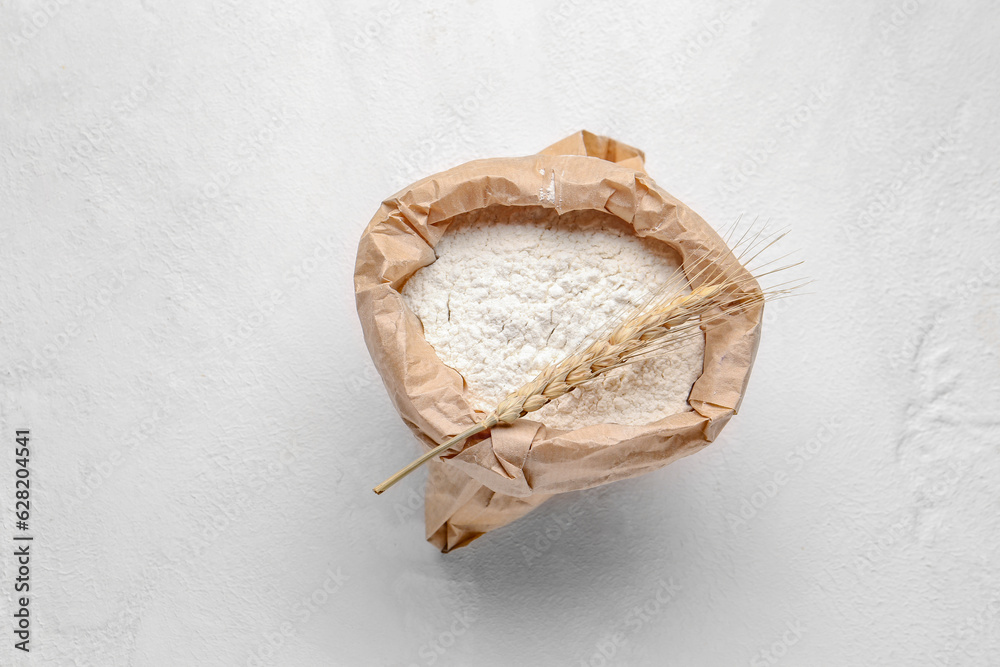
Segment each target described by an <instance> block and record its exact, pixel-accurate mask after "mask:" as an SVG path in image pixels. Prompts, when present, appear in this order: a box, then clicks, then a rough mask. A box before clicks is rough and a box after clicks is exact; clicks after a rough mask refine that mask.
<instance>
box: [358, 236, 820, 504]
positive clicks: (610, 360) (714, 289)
mask: <svg viewBox="0 0 1000 667" xmlns="http://www.w3.org/2000/svg"><path fill="white" fill-rule="evenodd" d="M738 223H739V221H738V220H737V224H738ZM734 229H735V225H734ZM783 236H784V233H779V234H774V235H770V236H764V235H763V230H761V231H759V232H758V233H757V234H756V235H754V236H752V237H751V238H750V239H749V240H747V235H746V234H744V235H743V237H742V238H740V240H739V241H738V242H737V243H736V245H735V246H734V249H735V248H740V247H742V250H741V251H740V256H739V257H736V256H735V254H734V252H733V251H729V252H728V253H726V255H723V256H721V257H719V258H716V261H710V260H708V259H706V260H704V262H703V266H704V268H702V269H701V270H698V271H696V272H695V273H694V275H692V276H690V279H686V278H685V273H684V271H683V269H682V268H678V269H677V271H676V272H675V273H674V275H673V276H671V278H670V279H668V280H667V282H666V283H664V285H663V286H662V287H661V288H660V289H659V290H658V291H656V292H655V293H654V294H653V296H652V298H651V299H650V300H649V301H648V302H647V303H645V304H643V305H641V306H639V307H637V308H634V309H632V310H631V311H629V312H627V313H626V314H625V315H624V316H621V317H620V318H618V319H617V320H613V321H612V323H611V324H610V325H609V327H610V328H608V327H606V328H605V329H602V330H599V331H597V332H594V333H593V334H591V336H590V337H589V341H590V342H589V343H585V344H584V346H582V349H580V350H579V351H577V352H575V353H573V354H571V355H569V356H567V357H565V358H564V359H562V360H561V361H558V362H556V363H553V364H550V365H549V366H547V367H546V368H544V369H543V370H542V371H541V372H540V373H539V374H538V375H537V376H536V377H535V379H533V380H531V381H530V382H528V383H527V384H525V385H523V386H521V387H520V388H518V389H517V390H515V391H513V392H511V393H510V394H508V395H507V396H506V398H504V399H503V400H502V401H500V402H499V403H498V404H497V406H496V408H494V409H493V411H492V412H491V413H490V414H488V415H487V416H486V417H485V418H484V419H482V420H481V421H480V422H479V423H477V424H475V425H474V426H472V427H470V428H469V429H467V430H465V431H463V432H462V433H459V434H458V435H456V436H455V437H453V438H451V439H449V440H448V441H447V442H445V443H443V444H441V445H438V446H437V447H435V448H433V449H431V450H430V451H428V452H426V453H425V454H423V455H422V456H420V457H419V458H417V459H415V460H414V461H413V462H411V463H410V464H409V465H407V466H406V467H404V468H402V469H401V470H400V471H399V472H397V473H396V474H394V475H393V476H392V477H389V478H388V479H387V480H385V481H384V482H382V483H381V484H379V485H378V486H376V487H375V488H374V489H373V491H375V493H377V494H381V493H383V492H384V491H386V490H387V489H389V488H390V487H391V486H393V485H394V484H395V483H396V482H398V481H399V480H401V479H403V478H404V477H406V476H407V475H409V474H410V473H411V472H413V471H414V470H416V469H417V468H419V467H420V466H421V465H423V464H424V463H426V462H427V461H429V460H430V459H432V458H434V457H435V456H438V455H439V454H441V453H443V452H445V451H446V450H448V449H450V448H451V447H453V446H455V445H457V444H458V443H460V442H462V441H463V440H465V439H467V438H469V437H471V436H473V435H476V434H477V433H481V432H483V431H485V430H487V429H490V428H493V427H494V426H497V425H498V424H512V423H514V422H515V421H517V420H518V419H520V418H521V417H523V416H525V415H526V414H528V413H530V412H534V411H536V410H540V409H541V408H543V407H545V406H546V405H547V404H549V403H550V402H552V401H554V400H556V399H557V398H559V397H561V396H564V395H566V394H568V393H569V392H571V391H573V390H574V389H577V388H578V387H581V386H583V385H585V384H588V383H590V382H592V381H594V380H595V379H597V378H600V377H602V376H604V375H605V374H606V373H608V372H610V371H612V370H615V369H616V368H621V367H622V366H625V365H626V364H630V363H634V362H636V361H641V360H644V359H647V358H649V357H650V356H654V355H658V354H662V353H663V352H665V351H667V350H673V349H676V347H677V346H679V345H682V344H683V343H685V342H688V341H690V340H691V339H693V338H694V337H696V336H701V335H702V334H703V332H704V331H705V330H707V329H709V328H711V327H713V326H715V325H718V324H720V323H722V322H723V321H725V320H726V319H727V318H729V317H730V316H731V315H734V314H737V313H739V312H742V311H744V310H745V309H747V308H749V307H752V306H754V305H757V304H761V303H763V302H765V301H771V300H774V299H776V298H781V297H782V296H784V295H786V294H788V293H789V292H791V291H793V290H796V289H799V288H800V287H802V283H801V282H799V283H795V284H792V283H782V284H779V285H775V286H772V287H770V288H769V289H767V290H762V289H761V288H760V286H759V285H758V283H757V279H758V278H761V277H763V276H766V275H770V274H772V273H776V272H778V271H784V270H785V269H789V268H791V267H793V266H797V264H791V265H788V266H782V267H780V268H778V269H773V270H771V271H768V272H766V273H763V272H760V269H761V268H763V267H765V266H768V265H770V264H773V263H774V262H776V261H778V260H772V261H770V262H767V263H765V264H764V265H762V266H759V267H757V269H756V270H755V271H754V272H755V273H756V275H752V274H751V273H750V271H749V269H744V267H743V265H742V264H741V262H742V260H743V259H744V258H745V257H746V256H747V255H751V254H752V256H751V257H750V258H749V259H747V260H746V262H745V263H746V264H750V263H751V262H752V261H753V260H754V259H756V258H757V257H759V256H760V254H761V253H763V252H764V251H765V250H767V249H768V248H770V247H771V246H772V245H773V244H774V243H776V242H777V241H779V240H780V239H781V238H782V237H783ZM761 246H763V247H761ZM778 259H782V258H778ZM727 264H728V266H729V268H730V269H731V270H732V271H731V273H724V272H723V270H722V269H721V268H720V267H721V266H723V265H727ZM733 273H735V274H736V275H737V276H738V277H736V278H733V277H731V275H732V274H733ZM688 283H690V284H698V285H699V286H698V287H696V288H694V289H692V290H691V292H690V293H685V291H686V289H685V287H684V285H686V284H688Z"/></svg>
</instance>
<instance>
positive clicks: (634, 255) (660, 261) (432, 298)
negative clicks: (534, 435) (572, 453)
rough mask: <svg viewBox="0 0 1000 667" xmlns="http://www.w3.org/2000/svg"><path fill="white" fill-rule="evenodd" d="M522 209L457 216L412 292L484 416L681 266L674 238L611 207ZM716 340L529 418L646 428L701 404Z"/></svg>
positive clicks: (621, 374)
mask: <svg viewBox="0 0 1000 667" xmlns="http://www.w3.org/2000/svg"><path fill="white" fill-rule="evenodd" d="M511 211H512V210H511V209H486V210H485V211H482V212H479V213H477V214H475V215H472V216H463V218H462V219H460V220H456V222H454V223H453V224H452V226H451V227H449V229H448V231H447V232H446V233H445V235H444V238H442V239H441V242H440V243H439V244H438V246H437V248H436V252H437V257H438V259H437V261H435V262H434V263H433V264H431V265H429V266H426V267H424V268H423V269H421V270H419V271H417V272H416V273H415V274H414V275H413V276H412V277H411V278H410V280H409V281H408V282H407V283H406V285H405V287H404V289H403V296H404V298H405V299H406V302H407V304H408V305H409V307H410V309H411V310H413V312H414V313H415V314H416V315H417V316H418V317H419V318H420V321H421V322H422V323H423V326H424V336H425V337H426V338H427V340H428V342H430V344H431V345H432V346H434V349H435V351H436V352H437V355H438V357H439V358H440V359H441V361H443V362H444V363H445V364H447V365H448V366H451V367H452V368H454V369H456V370H457V371H458V372H460V373H461V374H462V375H463V376H464V377H465V379H466V381H467V382H468V385H469V389H470V391H471V393H472V394H473V396H474V406H475V407H476V408H478V409H480V410H483V411H484V412H489V411H490V410H492V409H493V407H494V406H495V405H496V403H497V402H498V401H499V400H500V399H502V398H503V397H504V396H506V394H507V393H508V392H510V391H512V390H514V389H516V388H517V387H518V386H520V385H521V384H523V383H524V382H526V381H528V380H530V379H532V378H533V377H534V376H535V375H536V374H537V373H538V372H539V371H540V370H541V369H542V368H544V367H545V366H546V365H548V364H549V363H551V362H553V361H558V360H559V359H560V358H562V357H564V356H566V354H568V353H570V352H572V351H573V350H574V349H575V348H576V347H577V346H578V345H579V344H580V342H581V341H582V340H583V339H584V338H585V337H586V335H587V334H589V333H590V332H591V331H593V330H594V329H597V328H599V327H601V326H603V325H604V324H606V323H607V322H608V321H609V319H611V318H612V317H614V316H615V315H617V314H619V313H620V312H621V311H622V309H623V308H625V307H628V306H635V305H638V304H639V303H642V302H643V301H644V300H645V298H646V297H647V296H648V294H649V291H650V290H652V289H655V288H656V286H658V285H660V284H662V283H663V282H664V281H666V280H667V279H668V278H669V277H670V275H671V274H672V273H673V272H674V270H675V269H676V268H677V266H678V257H677V255H676V254H675V253H674V252H673V251H671V250H670V249H669V248H665V247H664V246H663V245H662V244H659V243H654V242H653V241H648V240H644V239H640V238H638V237H636V236H633V235H631V234H629V233H628V232H627V231H625V228H624V226H619V225H615V228H614V229H608V228H607V226H608V225H609V220H611V216H609V215H608V214H604V213H599V212H596V211H586V212H579V213H571V214H566V215H563V216H561V217H560V216H557V215H556V214H555V212H554V211H552V210H551V209H542V208H529V209H513V212H511ZM569 220H572V221H575V223H576V224H575V225H568V224H567V222H568V221H569ZM580 224H583V225H589V227H590V228H586V229H581V228H579V227H578V226H577V225H580ZM597 224H601V225H602V226H604V227H605V228H603V229H601V228H597V227H596V225H597ZM704 347H705V346H704V339H703V337H701V338H698V339H696V341H695V342H694V343H693V344H690V345H687V346H685V347H684V348H681V349H680V350H678V351H676V352H673V353H669V354H667V355H664V356H661V357H659V358H655V359H651V360H648V361H644V362H641V363H637V364H634V365H631V366H628V367H626V368H624V369H621V370H617V371H614V372H612V373H610V374H609V375H608V376H607V377H606V378H604V379H603V380H597V381H595V382H594V383H592V384H590V385H589V386H585V387H582V388H580V389H577V390H576V391H574V392H571V393H570V394H568V395H566V396H563V397H561V398H559V399H557V400H555V401H553V402H552V403H550V404H549V405H547V406H545V407H544V408H542V409H541V410H539V411H538V412H535V413H533V414H532V415H531V416H529V417H528V418H529V419H535V420H537V421H541V422H543V423H545V424H546V425H548V426H552V427H556V428H566V429H570V428H577V427H580V426H587V425H592V424H602V423H617V424H645V423H649V422H653V421H656V420H658V419H662V418H663V417H666V416H669V415H672V414H675V413H677V412H682V411H686V410H690V409H691V408H690V406H689V405H688V403H687V398H688V394H689V393H690V391H691V385H692V384H694V381H695V380H697V379H698V376H699V375H700V374H701V371H702V364H703V356H704Z"/></svg>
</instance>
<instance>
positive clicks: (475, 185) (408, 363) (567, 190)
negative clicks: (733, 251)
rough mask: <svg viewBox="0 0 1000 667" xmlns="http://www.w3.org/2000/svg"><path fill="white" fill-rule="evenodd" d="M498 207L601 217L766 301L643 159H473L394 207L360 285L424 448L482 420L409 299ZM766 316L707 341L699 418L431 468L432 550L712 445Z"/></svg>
mask: <svg viewBox="0 0 1000 667" xmlns="http://www.w3.org/2000/svg"><path fill="white" fill-rule="evenodd" d="M490 206H534V207H537V206H543V207H547V208H554V209H556V211H557V212H558V213H559V214H560V215H562V214H564V213H566V212H568V211H576V210H586V209H594V210H597V211H604V212H607V213H610V214H612V215H613V216H616V217H617V218H619V219H620V220H621V221H623V222H624V223H625V224H626V225H628V226H630V227H631V228H632V229H633V230H634V231H635V233H636V234H637V235H639V236H643V237H650V238H653V239H658V240H660V241H662V242H663V243H666V244H668V245H669V246H670V247H671V248H673V249H674V250H675V251H676V252H677V253H678V255H679V256H680V258H681V261H682V266H683V268H684V271H685V273H686V274H687V276H688V277H689V278H693V277H695V276H696V274H697V273H698V269H700V268H702V267H703V266H704V265H705V263H706V262H711V263H712V264H714V265H715V268H717V269H718V270H719V271H721V272H722V273H723V274H724V275H726V276H727V277H739V279H741V280H745V281H747V282H746V285H747V287H746V288H745V289H746V290H747V291H750V290H757V289H759V287H758V286H757V284H756V282H755V281H753V280H752V278H750V277H749V274H747V272H746V270H745V269H744V268H743V267H742V266H740V264H739V263H738V262H737V261H735V260H734V259H733V258H732V256H731V255H730V254H729V253H728V252H727V249H726V246H725V243H724V241H723V240H722V239H721V238H720V237H719V235H718V234H716V232H715V231H714V230H713V229H712V228H711V227H709V226H708V224H707V223H706V222H705V221H704V220H702V219H701V218H700V217H699V216H698V215H697V214H695V213H694V212H693V211H692V210H691V209H689V208H688V207H687V206H685V205H684V204H682V203H681V202H680V201H678V200H677V199H675V198H674V197H672V196H671V195H669V194H668V193H667V192H665V191H664V190H662V189H660V188H659V187H657V185H656V184H655V183H654V182H653V180H652V179H651V178H650V177H649V176H648V175H647V174H646V172H645V167H644V155H643V152H642V151H640V150H638V149H636V148H633V147H632V146H628V145H626V144H623V143H621V142H618V141H615V140H614V139H609V138H608V137H602V136H597V135H594V134H591V133H590V132H578V133H576V134H573V135H571V136H569V137H566V138H565V139H563V140H562V141H559V142H557V143H555V144H553V145H552V146H549V147H548V148H546V149H545V150H543V151H541V152H540V153H538V154H537V155H530V156H527V157H518V158H496V159H486V160H474V161H472V162H468V163H466V164H463V165H460V166H458V167H455V168H453V169H449V170H448V171H445V172H442V173H439V174H435V175H433V176H429V177H427V178H424V179H422V180H420V181H417V182H416V183H414V184H412V185H410V186H408V187H407V188H404V189H403V190H402V191H400V192H399V193H397V194H395V195H393V196H392V197H390V198H389V199H386V200H385V201H384V202H383V203H382V206H381V207H380V208H379V210H378V213H376V214H375V217H374V218H372V220H371V222H370V223H369V224H368V226H367V228H366V229H365V231H364V233H363V235H362V237H361V241H360V243H359V246H358V256H357V263H356V266H355V274H354V283H355V292H356V300H357V307H358V316H359V317H360V319H361V325H362V328H363V330H364V337H365V343H366V344H367V346H368V350H369V352H370V353H371V356H372V359H373V360H374V363H375V366H376V368H377V369H378V371H379V373H380V374H381V376H382V379H383V381H384V383H385V386H386V389H387V390H388V392H389V396H390V397H391V398H392V402H393V404H394V405H395V406H396V410H397V411H398V412H399V415H400V416H401V417H402V418H403V421H405V422H406V424H407V425H408V426H409V427H410V428H411V429H412V431H413V432H414V433H415V434H416V436H417V438H418V439H419V440H420V441H421V442H422V444H423V446H425V447H427V448H431V447H433V446H434V445H436V444H440V443H442V442H444V441H445V440H446V439H448V437H449V436H452V435H454V434H456V433H459V432H461V431H463V430H465V429H466V428H468V427H469V426H471V425H473V424H474V423H476V422H478V421H479V420H480V419H481V418H482V417H484V416H485V415H483V414H482V413H476V412H475V411H474V410H473V409H472V407H471V405H470V402H469V399H468V397H467V396H466V391H465V388H464V385H465V382H464V380H463V378H462V376H461V375H460V374H459V373H458V372H457V371H455V370H454V369H452V368H449V367H448V366H445V365H444V363H442V362H441V360H440V359H438V357H437V355H436V354H435V352H434V349H433V348H432V347H431V345H430V344H429V343H428V342H427V341H426V340H425V339H424V336H423V328H422V326H421V324H420V322H419V320H418V319H417V317H416V316H415V315H414V314H413V313H412V312H411V311H410V310H409V308H408V307H407V306H406V303H405V302H404V301H403V298H402V296H401V295H400V291H401V289H402V287H403V285H404V284H405V282H406V280H407V279H408V278H409V277H410V276H411V275H413V273H414V272H416V271H417V270H418V269H420V268H421V267H424V266H427V265H428V264H430V263H431V262H433V261H434V260H435V254H434V246H435V245H436V244H437V243H438V241H439V240H440V239H441V237H442V235H443V234H444V233H445V232H446V231H447V229H448V226H449V223H450V222H451V221H452V220H453V219H454V218H455V216H458V215H461V214H464V213H469V212H472V211H475V210H477V209H481V208H485V207H490ZM695 285H697V283H696V284H695ZM762 311H763V305H762V304H761V305H757V306H753V307H750V308H748V309H747V310H746V311H745V312H743V313H741V314H740V315H738V316H734V317H732V318H730V319H728V320H727V321H726V322H725V323H724V324H721V325H718V326H713V327H712V328H711V329H709V331H708V332H707V333H706V340H705V365H704V370H703V372H702V375H701V376H700V377H699V378H698V380H697V381H696V382H695V384H694V387H693V388H692V390H691V395H690V398H689V403H690V405H691V408H692V409H691V410H690V411H687V412H682V413H679V414H675V415H672V416H669V417H666V418H664V419H661V420H659V421H656V422H652V423H649V424H645V425H641V426H624V425H618V424H601V425H596V426H587V427H583V428H578V429H574V430H570V431H566V430H560V429H554V428H549V427H546V426H545V425H544V424H541V423H539V422H536V421H532V420H531V419H529V418H522V419H520V420H518V421H517V422H516V423H514V424H512V425H510V426H498V427H494V428H493V429H492V430H491V431H489V432H487V433H485V434H481V435H479V436H474V437H472V438H470V439H469V440H467V441H466V442H465V443H464V445H461V447H462V448H461V451H457V452H456V451H455V450H454V449H452V450H449V453H448V454H446V455H444V456H442V457H439V458H437V459H435V460H432V461H430V462H429V463H428V465H429V466H430V470H429V475H428V480H427V489H426V497H425V518H426V525H427V539H428V541H429V542H431V543H432V544H433V545H434V546H436V547H438V548H439V549H441V550H442V551H444V552H447V551H450V550H452V549H455V548H458V547H462V546H465V545H467V544H469V543H470V542H471V541H473V540H474V539H476V538H477V537H479V536H481V535H483V534H485V533H487V532H489V531H490V530H493V529H494V528H498V527H500V526H503V525H505V524H508V523H510V522H511V521H513V520H515V519H517V518H519V517H521V516H523V515H525V514H527V513H528V512H530V511H531V510H532V509H534V508H535V507H538V506H539V505H540V504H542V503H543V502H545V500H547V499H548V498H549V497H551V496H552V495H553V494H556V493H562V492H565V491H573V490H578V489H586V488H590V487H594V486H597V485H600V484H606V483H608V482H613V481H615V480H619V479H625V478H627V477H634V476H636V475H641V474H642V473H645V472H649V471H652V470H656V469H658V468H661V467H663V466H665V465H667V464H668V463H670V462H672V461H675V460H677V459H679V458H681V457H684V456H687V455H689V454H693V453H694V452H696V451H698V450H699V449H701V448H702V447H704V446H706V445H707V444H708V443H710V442H712V440H714V439H715V438H716V436H717V435H718V434H719V432H720V431H721V430H722V428H723V426H725V424H726V423H727V422H728V421H729V419H730V417H732V415H733V414H735V412H736V411H737V409H738V408H739V405H740V401H741V399H742V397H743V393H744V391H745V389H746V385H747V381H748V380H749V377H750V369H751V367H752V366H753V361H754V357H755V355H756V351H757V345H758V343H759V340H760V325H761V315H762ZM511 389H512V390H513V389H515V387H511ZM384 472H386V473H388V472H391V471H384ZM378 474H381V473H378ZM390 493H391V491H390Z"/></svg>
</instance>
